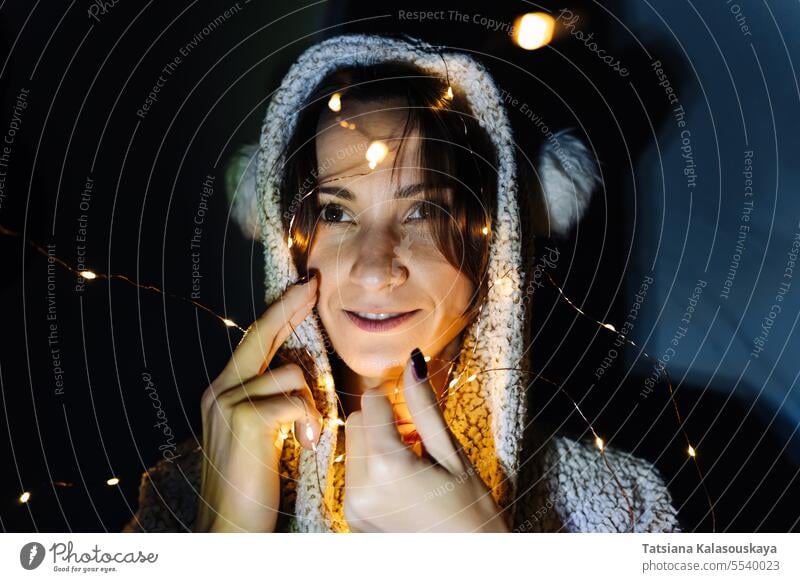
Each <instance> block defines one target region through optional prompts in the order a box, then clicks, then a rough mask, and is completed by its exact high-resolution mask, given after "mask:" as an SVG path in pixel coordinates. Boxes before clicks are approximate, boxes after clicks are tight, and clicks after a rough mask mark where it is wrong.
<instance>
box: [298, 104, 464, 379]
mask: <svg viewBox="0 0 800 582" xmlns="http://www.w3.org/2000/svg"><path fill="white" fill-rule="evenodd" d="M402 106H403V102H391V101H384V102H380V103H357V102H349V103H347V115H346V116H345V115H340V116H336V115H335V114H333V113H331V112H326V113H325V114H323V115H322V116H321V118H320V121H319V124H318V135H317V138H316V152H317V160H318V180H319V185H320V188H319V190H320V192H319V202H320V206H321V208H322V211H321V214H320V216H319V218H318V223H317V228H316V231H315V234H314V238H313V240H312V243H311V247H310V249H309V254H308V268H309V269H316V270H317V271H318V273H319V277H320V280H319V301H318V303H317V311H318V313H319V317H320V319H321V321H322V324H323V325H324V326H325V330H326V331H327V333H328V336H329V337H330V340H331V342H332V344H333V348H334V349H335V350H336V352H337V353H338V355H339V356H340V357H341V358H342V359H343V360H344V362H345V363H346V364H347V366H348V367H349V368H350V369H351V370H352V371H353V372H355V373H356V374H359V375H360V376H363V377H366V378H374V379H381V380H386V379H390V378H396V377H398V376H399V375H400V373H401V372H402V367H403V366H404V365H405V364H406V362H407V360H408V357H409V354H410V352H411V350H412V349H413V348H415V347H419V348H420V349H421V350H422V352H423V353H424V354H425V355H430V356H435V355H437V354H439V353H441V352H442V350H443V349H444V348H445V347H446V346H448V345H452V342H454V341H458V340H457V339H456V338H457V337H458V335H459V334H460V332H461V331H462V330H463V329H464V327H465V326H466V324H467V323H468V321H467V320H466V319H465V318H463V317H462V313H463V312H464V310H465V309H466V308H467V306H468V304H469V301H470V298H471V295H472V293H473V291H474V285H473V283H472V282H471V281H470V280H469V279H468V278H467V277H466V275H464V274H463V273H462V272H461V271H460V270H459V269H458V268H456V267H454V266H453V265H451V264H450V263H449V262H448V261H447V260H446V259H445V257H444V255H442V253H441V252H440V251H439V250H438V248H437V246H436V244H435V239H434V237H433V234H432V231H431V223H430V220H429V219H428V218H427V217H426V208H429V206H426V205H425V203H424V202H422V195H423V189H422V188H421V186H420V185H419V182H418V172H417V170H416V167H415V166H416V165H417V162H416V160H417V148H418V141H417V139H416V134H414V133H409V134H407V136H406V140H407V141H406V143H405V144H404V146H403V150H402V152H401V157H400V159H399V160H398V161H397V164H396V167H395V175H394V177H392V166H393V165H394V164H395V157H396V156H397V152H398V146H399V144H400V138H401V136H402V134H403V127H404V124H405V119H406V112H405V110H404V109H403V108H402ZM384 108H397V109H394V110H391V109H390V110H388V111H387V110H385V109H384ZM340 122H344V123H340ZM353 124H355V125H354V126H353ZM376 141H380V142H382V143H383V144H384V145H385V146H386V147H387V148H388V151H387V150H385V157H383V158H382V159H380V160H379V161H377V164H375V165H374V168H371V167H370V160H368V159H367V158H368V151H369V152H370V153H373V152H375V153H376V155H375V156H372V155H370V156H369V157H370V159H371V160H372V161H373V162H375V160H376V158H380V153H381V151H380V149H379V146H375V145H374V142H376ZM370 146H372V149H370ZM447 196H448V197H450V199H452V198H451V197H452V192H448V194H447Z"/></svg>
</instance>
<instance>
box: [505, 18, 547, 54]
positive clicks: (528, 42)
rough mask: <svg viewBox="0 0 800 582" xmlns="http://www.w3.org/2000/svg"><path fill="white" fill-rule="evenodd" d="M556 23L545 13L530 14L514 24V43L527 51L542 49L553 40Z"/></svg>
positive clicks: (518, 19)
mask: <svg viewBox="0 0 800 582" xmlns="http://www.w3.org/2000/svg"><path fill="white" fill-rule="evenodd" d="M555 27H556V21H555V20H554V19H553V17H552V16H550V15H549V14H545V13H544V12H529V13H528V14H523V15H522V16H520V17H519V18H517V20H516V22H514V42H515V43H517V46H518V47H520V48H523V49H525V50H527V51H532V50H535V49H538V48H541V47H543V46H545V45H547V44H549V43H550V41H551V40H553V31H554V30H555Z"/></svg>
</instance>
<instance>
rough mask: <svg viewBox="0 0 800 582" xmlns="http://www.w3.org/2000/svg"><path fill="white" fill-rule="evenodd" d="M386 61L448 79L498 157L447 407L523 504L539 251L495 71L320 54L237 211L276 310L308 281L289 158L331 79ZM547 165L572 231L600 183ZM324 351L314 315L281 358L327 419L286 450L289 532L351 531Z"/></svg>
mask: <svg viewBox="0 0 800 582" xmlns="http://www.w3.org/2000/svg"><path fill="white" fill-rule="evenodd" d="M385 61H393V62H405V63H410V64H413V65H415V66H416V67H418V68H419V69H420V70H422V71H423V72H425V73H426V74H432V75H437V76H440V77H441V78H442V79H448V80H449V82H450V86H451V87H452V89H453V91H454V92H455V91H460V92H462V93H463V95H464V96H465V98H466V100H467V102H468V104H469V106H470V108H471V110H472V114H473V115H474V117H475V118H476V120H477V121H478V123H479V124H480V125H481V127H482V128H484V129H485V130H486V132H487V133H488V135H489V136H490V139H491V141H492V142H493V145H494V147H495V149H496V152H497V161H498V166H497V196H498V200H497V206H496V207H497V214H496V216H495V217H493V220H492V224H493V230H492V235H491V240H490V258H489V264H488V280H489V281H490V282H491V285H490V288H489V291H488V297H487V298H486V302H485V303H484V306H483V308H482V310H481V315H480V317H479V318H478V319H476V320H475V321H474V322H473V323H472V324H471V325H470V326H469V327H468V328H467V330H466V332H465V333H464V336H463V337H464V341H463V346H462V350H461V354H460V357H459V358H458V361H457V365H456V366H454V369H453V371H452V375H451V378H452V380H451V383H450V388H449V390H448V393H447V397H446V409H445V418H446V421H447V423H448V425H449V427H450V429H451V430H452V432H453V434H454V435H455V436H456V438H457V439H458V440H459V441H460V442H461V444H462V445H463V447H464V450H465V452H466V453H467V454H468V456H469V457H470V459H471V461H472V463H473V466H474V467H475V468H476V469H477V471H478V472H479V474H480V476H481V478H482V479H483V481H484V482H485V483H486V485H487V486H488V487H489V488H490V489H491V491H492V494H493V496H494V497H495V500H496V501H497V502H498V503H500V504H502V505H503V506H505V505H507V504H508V503H509V502H510V501H511V500H513V499H514V496H515V490H516V485H517V473H518V467H519V463H520V447H521V444H522V435H523V428H524V422H525V415H526V399H525V385H526V381H525V378H524V377H523V376H522V374H521V373H520V372H519V371H517V370H515V368H516V369H519V368H525V367H526V366H525V362H526V353H525V352H526V350H525V341H524V338H525V337H526V335H527V334H526V325H527V314H526V312H525V302H523V301H522V298H523V290H524V285H525V270H526V265H527V264H530V263H531V262H532V257H531V256H527V257H523V247H525V248H526V249H528V250H529V251H531V252H532V248H531V245H530V244H523V243H524V242H526V241H523V239H524V238H525V234H524V233H523V231H522V227H521V216H520V205H519V203H518V199H517V197H518V191H517V167H516V163H515V159H516V158H515V144H514V141H513V139H512V133H511V128H510V125H509V120H508V116H507V113H506V111H505V108H504V106H503V104H502V99H501V96H500V92H499V90H498V88H497V86H496V85H495V83H494V81H493V80H492V78H491V76H490V75H489V73H488V72H487V71H486V69H485V68H484V67H483V66H482V65H481V64H479V63H478V62H477V61H475V60H474V59H473V58H471V57H470V56H468V55H466V54H462V53H455V52H441V51H439V50H437V49H436V48H434V47H433V46H430V45H428V44H425V43H422V42H420V41H417V40H414V39H409V40H399V39H396V38H391V37H384V36H372V35H344V36H337V37H334V38H330V39H328V40H325V41H324V42H321V43H319V44H316V45H314V46H313V47H311V48H310V49H308V50H307V51H306V52H305V53H303V54H302V56H300V58H299V59H298V60H297V61H296V62H295V64H294V65H293V66H292V67H291V69H290V70H289V72H288V73H287V74H286V76H285V77H284V79H283V81H282V83H281V85H280V88H278V90H277V91H276V92H275V94H274V96H273V97H272V100H271V102H270V104H269V108H268V110H267V113H266V117H265V119H264V123H263V127H262V132H261V137H260V143H259V148H258V156H257V164H256V165H255V166H256V167H255V185H256V187H255V192H256V198H255V199H254V200H250V199H248V198H247V197H246V196H242V197H239V198H238V199H237V200H236V201H235V203H234V209H233V212H234V213H235V214H238V215H239V217H240V219H244V220H243V222H244V223H245V224H247V223H248V220H249V221H250V223H252V219H248V217H252V216H254V215H257V216H258V225H257V228H258V230H259V231H260V236H261V240H262V241H263V245H264V264H265V272H266V277H265V300H266V303H267V304H268V305H269V304H271V303H272V302H274V301H275V300H276V299H278V298H279V297H280V296H281V295H282V294H283V293H284V291H285V289H286V288H287V287H288V286H289V285H291V284H292V283H293V282H294V281H296V280H297V279H298V272H297V269H296V267H295V265H294V263H293V260H292V258H291V253H290V250H289V246H288V244H287V239H286V236H285V234H284V227H283V223H282V216H283V213H284V210H285V209H283V208H281V207H280V202H279V200H280V193H279V184H280V183H281V178H282V175H281V170H282V168H283V162H284V160H283V159H282V158H281V156H282V155H283V154H282V152H284V151H285V148H286V145H287V143H288V142H289V140H290V138H291V136H292V133H293V131H294V130H295V125H296V120H297V113H298V111H300V110H301V109H302V108H303V106H304V105H305V103H306V100H307V99H308V97H309V95H310V94H311V93H312V91H313V90H314V88H315V87H316V86H317V85H318V84H319V82H320V81H321V80H322V79H323V78H324V77H325V76H326V75H327V74H329V73H331V72H332V71H335V70H337V69H339V68H342V67H344V66H352V65H372V64H377V63H381V62H385ZM562 138H563V139H564V141H565V143H563V144H561V146H562V150H563V148H567V151H571V152H573V153H576V154H577V156H576V158H580V159H581V160H583V161H584V162H585V161H586V160H588V159H589V158H588V156H587V152H586V150H585V148H583V146H582V145H581V144H580V142H578V141H577V140H575V139H574V138H571V137H570V136H568V135H566V134H565V135H563V136H562ZM539 162H540V164H539V170H540V173H541V174H543V176H542V177H543V178H544V179H545V183H547V180H546V178H547V176H550V177H551V180H550V183H551V184H553V186H554V187H553V188H551V189H550V191H549V192H548V191H545V194H549V205H550V206H551V207H552V208H560V212H557V213H555V215H554V216H555V219H554V220H552V223H553V225H554V228H560V230H561V231H564V230H566V228H568V227H569V224H570V223H571V222H572V221H574V219H575V218H576V217H577V216H578V215H579V214H580V213H581V212H582V210H583V208H584V207H585V205H586V201H587V200H588V196H589V194H590V191H591V189H592V188H593V187H594V184H595V183H596V180H597V178H596V174H595V173H594V172H589V173H587V174H586V175H583V174H580V173H578V174H579V175H580V176H581V177H582V178H584V182H585V183H584V184H578V185H577V186H576V185H574V184H572V183H571V182H570V184H569V189H568V190H569V191H568V192H567V189H566V188H565V187H564V186H565V184H566V183H567V182H568V180H565V178H566V177H565V176H563V175H562V174H563V169H562V167H561V166H562V163H560V162H559V161H558V160H557V159H556V158H555V157H554V156H553V155H552V152H550V151H549V149H545V150H544V151H543V152H542V155H541V156H540V159H539ZM592 169H593V168H592ZM559 180H561V182H559ZM545 190H546V189H545ZM554 190H555V191H554ZM565 193H567V194H569V196H564V194H565ZM568 198H571V199H572V203H570V201H569V199H568ZM254 210H256V211H257V212H253V211H254ZM252 226H253V227H256V225H255V224H253V225H252ZM528 239H532V235H529V236H528ZM530 242H531V241H530V240H528V241H527V243H530ZM325 345H326V343H325V341H324V340H323V334H322V333H321V323H320V321H319V319H318V316H317V315H316V314H312V315H310V316H309V317H307V318H306V319H305V320H304V321H303V323H302V324H301V325H300V326H299V327H298V328H297V329H296V335H292V336H290V337H289V339H288V340H287V341H286V342H285V343H284V345H283V346H282V348H281V351H279V355H281V357H282V358H284V359H285V360H287V361H295V362H297V363H299V364H301V365H302V366H303V367H304V369H305V370H307V371H308V372H309V374H310V379H311V382H310V384H309V385H310V386H311V387H312V392H314V396H315V399H316V402H317V406H318V408H319V410H320V412H321V414H322V416H323V418H325V419H326V422H325V423H324V426H323V430H322V434H321V437H320V440H319V442H318V445H317V448H316V451H309V450H306V449H302V448H301V447H300V446H299V445H298V444H297V442H296V441H294V439H289V440H287V441H286V445H285V454H284V458H283V460H282V464H283V467H282V469H283V472H284V477H285V478H286V486H287V487H288V488H290V489H291V488H292V485H295V493H296V496H295V499H294V508H293V511H291V508H287V509H289V510H290V513H293V514H294V516H295V517H294V523H292V524H290V529H296V530H299V531H329V530H331V529H336V530H342V529H346V525H345V524H343V523H342V522H341V491H340V490H338V489H337V487H338V488H339V489H341V487H340V485H341V476H342V475H341V472H342V471H341V469H343V463H341V462H338V463H337V462H335V459H336V457H338V453H339V451H341V450H343V449H342V447H341V443H340V442H339V441H341V439H342V436H343V430H341V424H342V423H341V421H340V420H339V418H338V409H337V399H336V395H335V390H336V387H335V386H334V381H333V376H332V374H331V367H330V361H329V358H328V353H327V352H326V349H325ZM337 444H338V445H339V446H337ZM337 464H338V465H340V466H337Z"/></svg>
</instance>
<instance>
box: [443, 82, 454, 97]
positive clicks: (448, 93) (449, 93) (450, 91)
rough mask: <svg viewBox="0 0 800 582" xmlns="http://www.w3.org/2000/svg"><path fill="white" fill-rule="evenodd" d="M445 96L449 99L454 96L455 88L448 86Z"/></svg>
mask: <svg viewBox="0 0 800 582" xmlns="http://www.w3.org/2000/svg"><path fill="white" fill-rule="evenodd" d="M444 96H445V98H447V99H452V98H453V88H452V87H451V86H450V85H448V86H447V92H446V93H445V94H444Z"/></svg>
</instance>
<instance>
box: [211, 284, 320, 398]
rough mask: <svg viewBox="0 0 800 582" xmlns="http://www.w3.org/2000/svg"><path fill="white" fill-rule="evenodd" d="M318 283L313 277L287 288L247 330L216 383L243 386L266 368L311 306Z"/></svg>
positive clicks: (314, 300) (314, 299)
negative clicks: (238, 383)
mask: <svg viewBox="0 0 800 582" xmlns="http://www.w3.org/2000/svg"><path fill="white" fill-rule="evenodd" d="M317 279H318V277H312V278H311V279H310V280H309V281H308V282H307V283H304V284H300V285H292V286H291V287H289V289H288V290H287V291H286V292H285V293H284V294H283V295H282V296H281V297H280V298H279V299H278V300H277V301H275V302H274V303H273V304H272V305H270V306H269V308H268V309H267V310H266V311H265V312H264V314H263V315H261V317H259V318H258V319H257V320H256V321H254V322H253V323H252V324H251V325H250V327H248V328H247V331H246V332H245V334H244V337H242V341H240V342H239V345H238V346H237V347H236V349H235V350H234V352H233V355H232V356H231V359H230V360H229V361H228V363H227V365H226V366H225V368H224V369H223V370H222V373H221V374H220V377H219V379H218V380H219V382H220V383H221V384H222V385H223V386H225V387H228V386H230V385H231V384H233V383H236V382H246V381H247V380H249V379H251V378H253V377H254V376H256V375H257V374H258V372H259V371H260V370H261V369H262V365H263V364H264V363H265V362H266V363H267V364H269V362H270V361H271V360H272V358H273V356H274V355H275V352H277V351H278V348H279V347H280V346H281V345H282V344H283V342H284V341H285V340H286V338H287V337H288V336H289V333H291V327H297V326H298V325H300V323H301V322H302V321H303V320H304V319H305V318H306V316H308V314H309V312H310V311H311V309H312V307H313V306H314V303H315V302H316V293H317ZM290 324H291V327H290Z"/></svg>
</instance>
